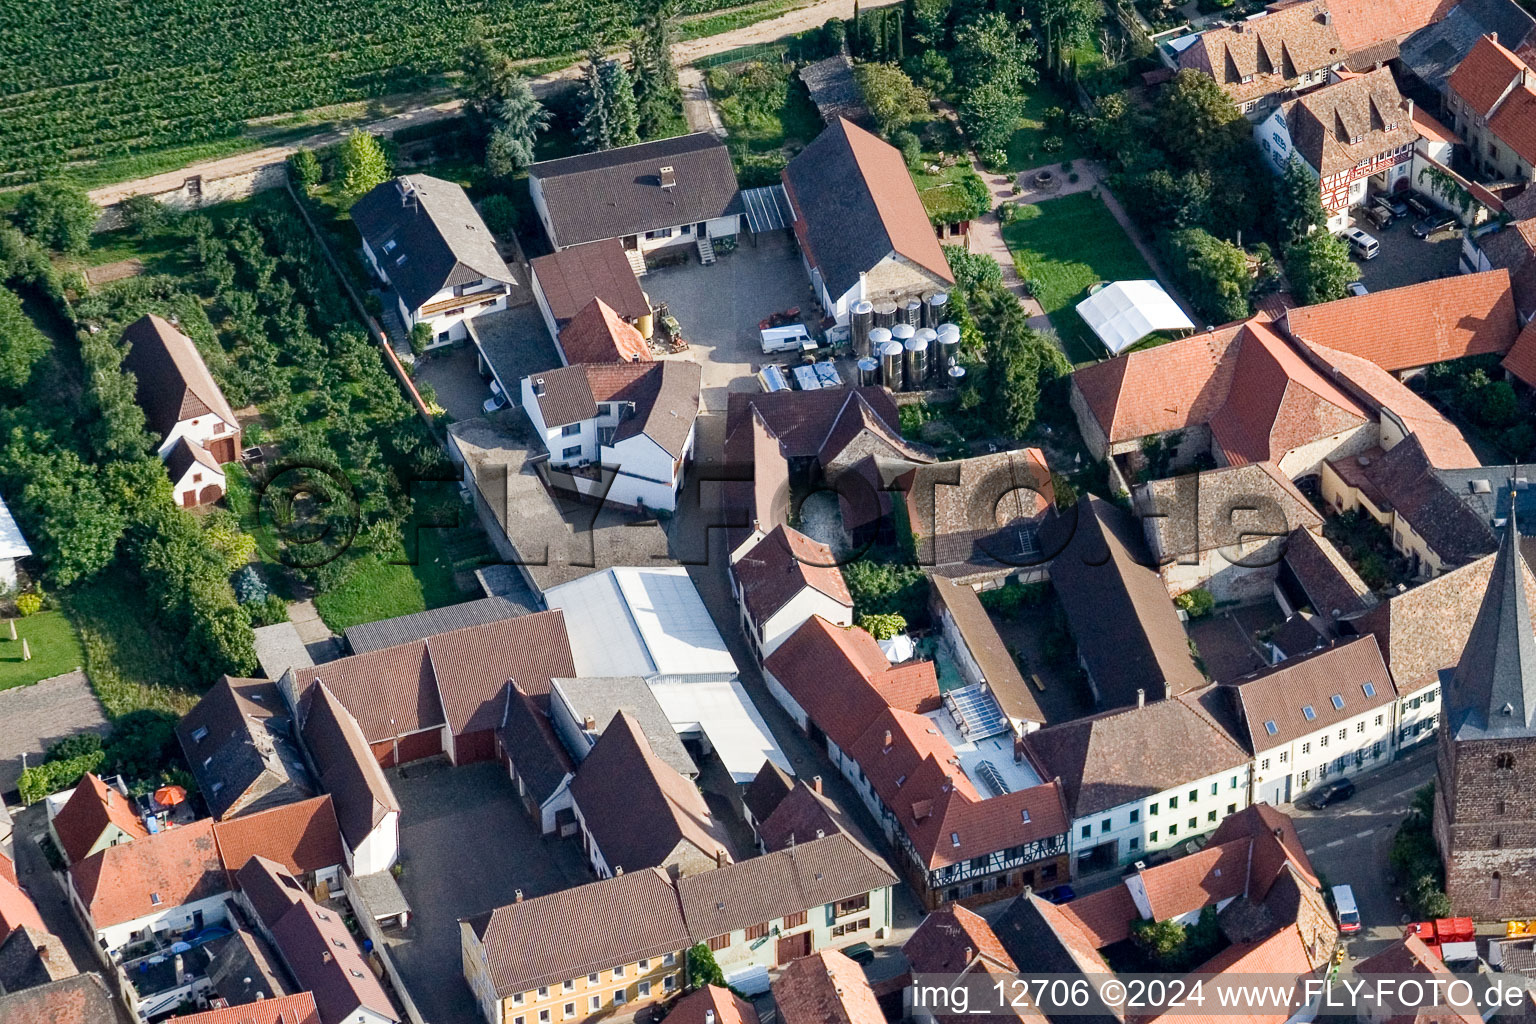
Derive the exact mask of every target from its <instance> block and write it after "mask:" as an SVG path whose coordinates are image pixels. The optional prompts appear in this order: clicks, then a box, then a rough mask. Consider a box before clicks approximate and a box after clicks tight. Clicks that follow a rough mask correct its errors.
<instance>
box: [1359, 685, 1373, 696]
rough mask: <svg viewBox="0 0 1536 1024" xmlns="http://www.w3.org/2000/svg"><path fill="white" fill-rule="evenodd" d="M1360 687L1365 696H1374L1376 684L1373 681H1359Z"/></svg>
mask: <svg viewBox="0 0 1536 1024" xmlns="http://www.w3.org/2000/svg"><path fill="white" fill-rule="evenodd" d="M1360 689H1361V690H1362V691H1364V693H1365V695H1366V696H1367V697H1374V696H1376V684H1375V683H1361V684H1360Z"/></svg>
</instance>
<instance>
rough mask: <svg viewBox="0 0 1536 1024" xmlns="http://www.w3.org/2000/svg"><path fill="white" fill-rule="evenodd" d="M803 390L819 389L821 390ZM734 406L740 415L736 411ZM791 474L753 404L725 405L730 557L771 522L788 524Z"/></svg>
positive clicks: (724, 499)
mask: <svg viewBox="0 0 1536 1024" xmlns="http://www.w3.org/2000/svg"><path fill="white" fill-rule="evenodd" d="M801 393H802V394H811V395H819V394H822V391H821V390H817V391H808V392H801ZM727 401H729V399H727ZM892 408H893V409H894V408H895V407H894V405H893V406H892ZM738 411H739V413H740V415H737V413H738ZM733 416H735V418H734V419H733V418H732V417H733ZM789 474H790V469H789V457H788V455H787V454H786V453H785V450H784V445H783V444H782V443H781V442H780V441H779V438H778V435H777V434H775V433H774V432H773V429H772V428H771V427H769V426H768V421H767V420H766V419H765V418H764V417H763V414H762V413H761V412H759V411H758V410H757V409H756V408H753V407H751V406H742V405H739V404H733V405H731V406H729V411H728V412H727V416H726V438H725V466H724V468H723V469H722V471H721V474H720V475H721V476H722V477H723V478H724V479H723V480H722V481H721V484H720V491H721V496H720V510H721V513H722V518H723V520H724V526H725V528H726V533H725V536H726V542H725V543H726V551H727V557H728V558H729V559H730V560H734V559H736V558H737V557H739V556H740V555H741V554H742V553H743V552H744V551H746V550H747V548H748V547H750V546H751V545H753V544H756V543H757V542H758V541H760V540H762V539H763V538H764V537H766V536H767V535H768V534H769V533H771V532H773V530H774V528H775V527H779V526H785V525H788V523H789V513H790V508H789V503H790V488H789Z"/></svg>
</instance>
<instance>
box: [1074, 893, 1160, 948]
mask: <svg viewBox="0 0 1536 1024" xmlns="http://www.w3.org/2000/svg"><path fill="white" fill-rule="evenodd" d="M1061 911H1062V913H1063V914H1065V915H1066V916H1067V917H1070V918H1071V919H1072V920H1073V921H1074V922H1075V923H1076V924H1077V926H1078V928H1080V929H1081V930H1082V933H1083V934H1084V935H1086V936H1088V939H1089V941H1091V942H1092V943H1093V944H1094V946H1095V948H1097V949H1103V948H1105V947H1106V946H1113V945H1114V944H1115V943H1117V942H1123V941H1125V940H1126V939H1128V938H1130V937H1131V925H1132V924H1133V923H1135V922H1136V921H1139V920H1141V912H1140V911H1138V910H1137V909H1136V901H1135V900H1133V899H1132V898H1131V890H1129V889H1127V888H1126V887H1125V886H1124V885H1123V884H1121V885H1112V886H1110V887H1109V888H1108V889H1101V890H1100V891H1098V892H1094V893H1089V894H1088V895H1087V896H1079V897H1078V898H1077V899H1075V900H1073V901H1072V902H1071V903H1066V904H1063V905H1062V907H1061Z"/></svg>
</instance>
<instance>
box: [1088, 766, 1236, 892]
mask: <svg viewBox="0 0 1536 1024" xmlns="http://www.w3.org/2000/svg"><path fill="white" fill-rule="evenodd" d="M1251 767H1252V766H1251V765H1250V764H1242V765H1238V766H1237V767H1235V768H1229V769H1227V770H1225V771H1223V772H1220V773H1219V774H1216V775H1207V776H1206V777H1205V778H1203V779H1194V780H1191V781H1190V782H1186V783H1181V784H1179V785H1177V786H1170V787H1169V788H1167V789H1165V790H1163V791H1161V792H1159V793H1154V794H1152V795H1150V796H1147V797H1144V798H1142V799H1139V800H1132V801H1130V802H1128V803H1124V804H1120V805H1119V806H1117V807H1111V808H1109V809H1107V810H1103V811H1096V812H1094V813H1093V814H1087V815H1083V816H1082V817H1078V818H1074V819H1073V821H1072V830H1071V832H1069V833H1068V835H1067V851H1068V852H1069V853H1070V854H1071V856H1072V865H1073V874H1074V875H1076V873H1077V863H1078V859H1079V858H1081V857H1085V856H1087V855H1089V854H1090V853H1093V852H1094V851H1096V850H1098V849H1099V848H1100V847H1102V846H1104V845H1105V844H1107V843H1114V844H1115V850H1114V859H1113V863H1114V864H1117V865H1118V864H1126V863H1129V862H1131V861H1134V860H1139V859H1141V858H1142V857H1144V856H1146V855H1147V854H1148V853H1152V852H1154V851H1157V850H1166V849H1169V848H1170V847H1174V846H1178V845H1179V844H1180V843H1185V842H1188V841H1189V840H1190V839H1193V838H1194V837H1195V836H1200V835H1205V834H1206V833H1208V832H1211V831H1214V830H1215V828H1216V826H1218V825H1220V824H1221V823H1222V821H1224V820H1225V819H1226V817H1227V815H1229V814H1235V813H1237V812H1238V811H1240V810H1242V809H1243V808H1245V807H1247V806H1248V804H1249V802H1250V800H1249V795H1248V794H1249V789H1250V786H1249V776H1250V775H1251V774H1252V772H1251ZM1100 856H1102V854H1101V855H1100Z"/></svg>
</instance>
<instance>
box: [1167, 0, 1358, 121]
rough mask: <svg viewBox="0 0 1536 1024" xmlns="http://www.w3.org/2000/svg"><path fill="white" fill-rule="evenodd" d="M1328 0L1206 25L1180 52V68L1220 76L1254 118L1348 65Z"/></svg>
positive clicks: (1223, 87) (1224, 88)
mask: <svg viewBox="0 0 1536 1024" xmlns="http://www.w3.org/2000/svg"><path fill="white" fill-rule="evenodd" d="M1344 57H1345V54H1344V50H1343V46H1342V44H1341V43H1340V42H1339V36H1338V33H1337V32H1335V31H1334V28H1333V15H1332V14H1330V13H1329V11H1328V5H1327V4H1326V3H1300V4H1292V5H1290V6H1284V7H1280V8H1278V9H1275V10H1270V11H1265V12H1263V13H1262V14H1261V15H1260V16H1258V17H1253V18H1244V19H1241V20H1238V21H1235V22H1233V23H1232V24H1230V25H1218V26H1217V27H1215V28H1209V29H1206V30H1205V31H1204V32H1202V33H1200V35H1199V36H1198V37H1196V39H1195V42H1194V43H1193V44H1192V45H1190V46H1188V47H1186V48H1185V49H1182V50H1180V51H1179V54H1178V63H1179V67H1181V68H1188V69H1191V70H1194V71H1200V72H1203V73H1205V74H1207V75H1210V76H1211V77H1212V78H1214V79H1216V82H1217V84H1219V85H1220V86H1221V90H1222V92H1224V93H1226V94H1227V95H1228V96H1229V97H1231V99H1232V102H1233V103H1235V104H1237V108H1238V109H1239V110H1241V111H1242V112H1243V113H1244V114H1247V115H1248V116H1249V117H1250V118H1252V117H1261V116H1263V113H1264V112H1265V111H1266V110H1267V109H1268V108H1269V107H1271V106H1274V105H1275V104H1277V103H1279V102H1280V101H1281V100H1282V99H1284V98H1287V97H1289V96H1292V95H1294V94H1296V93H1300V92H1305V91H1306V90H1308V89H1312V88H1315V87H1317V86H1320V85H1323V84H1324V83H1326V82H1327V81H1328V78H1329V74H1330V72H1333V71H1337V70H1338V69H1339V68H1341V67H1343V66H1344Z"/></svg>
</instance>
